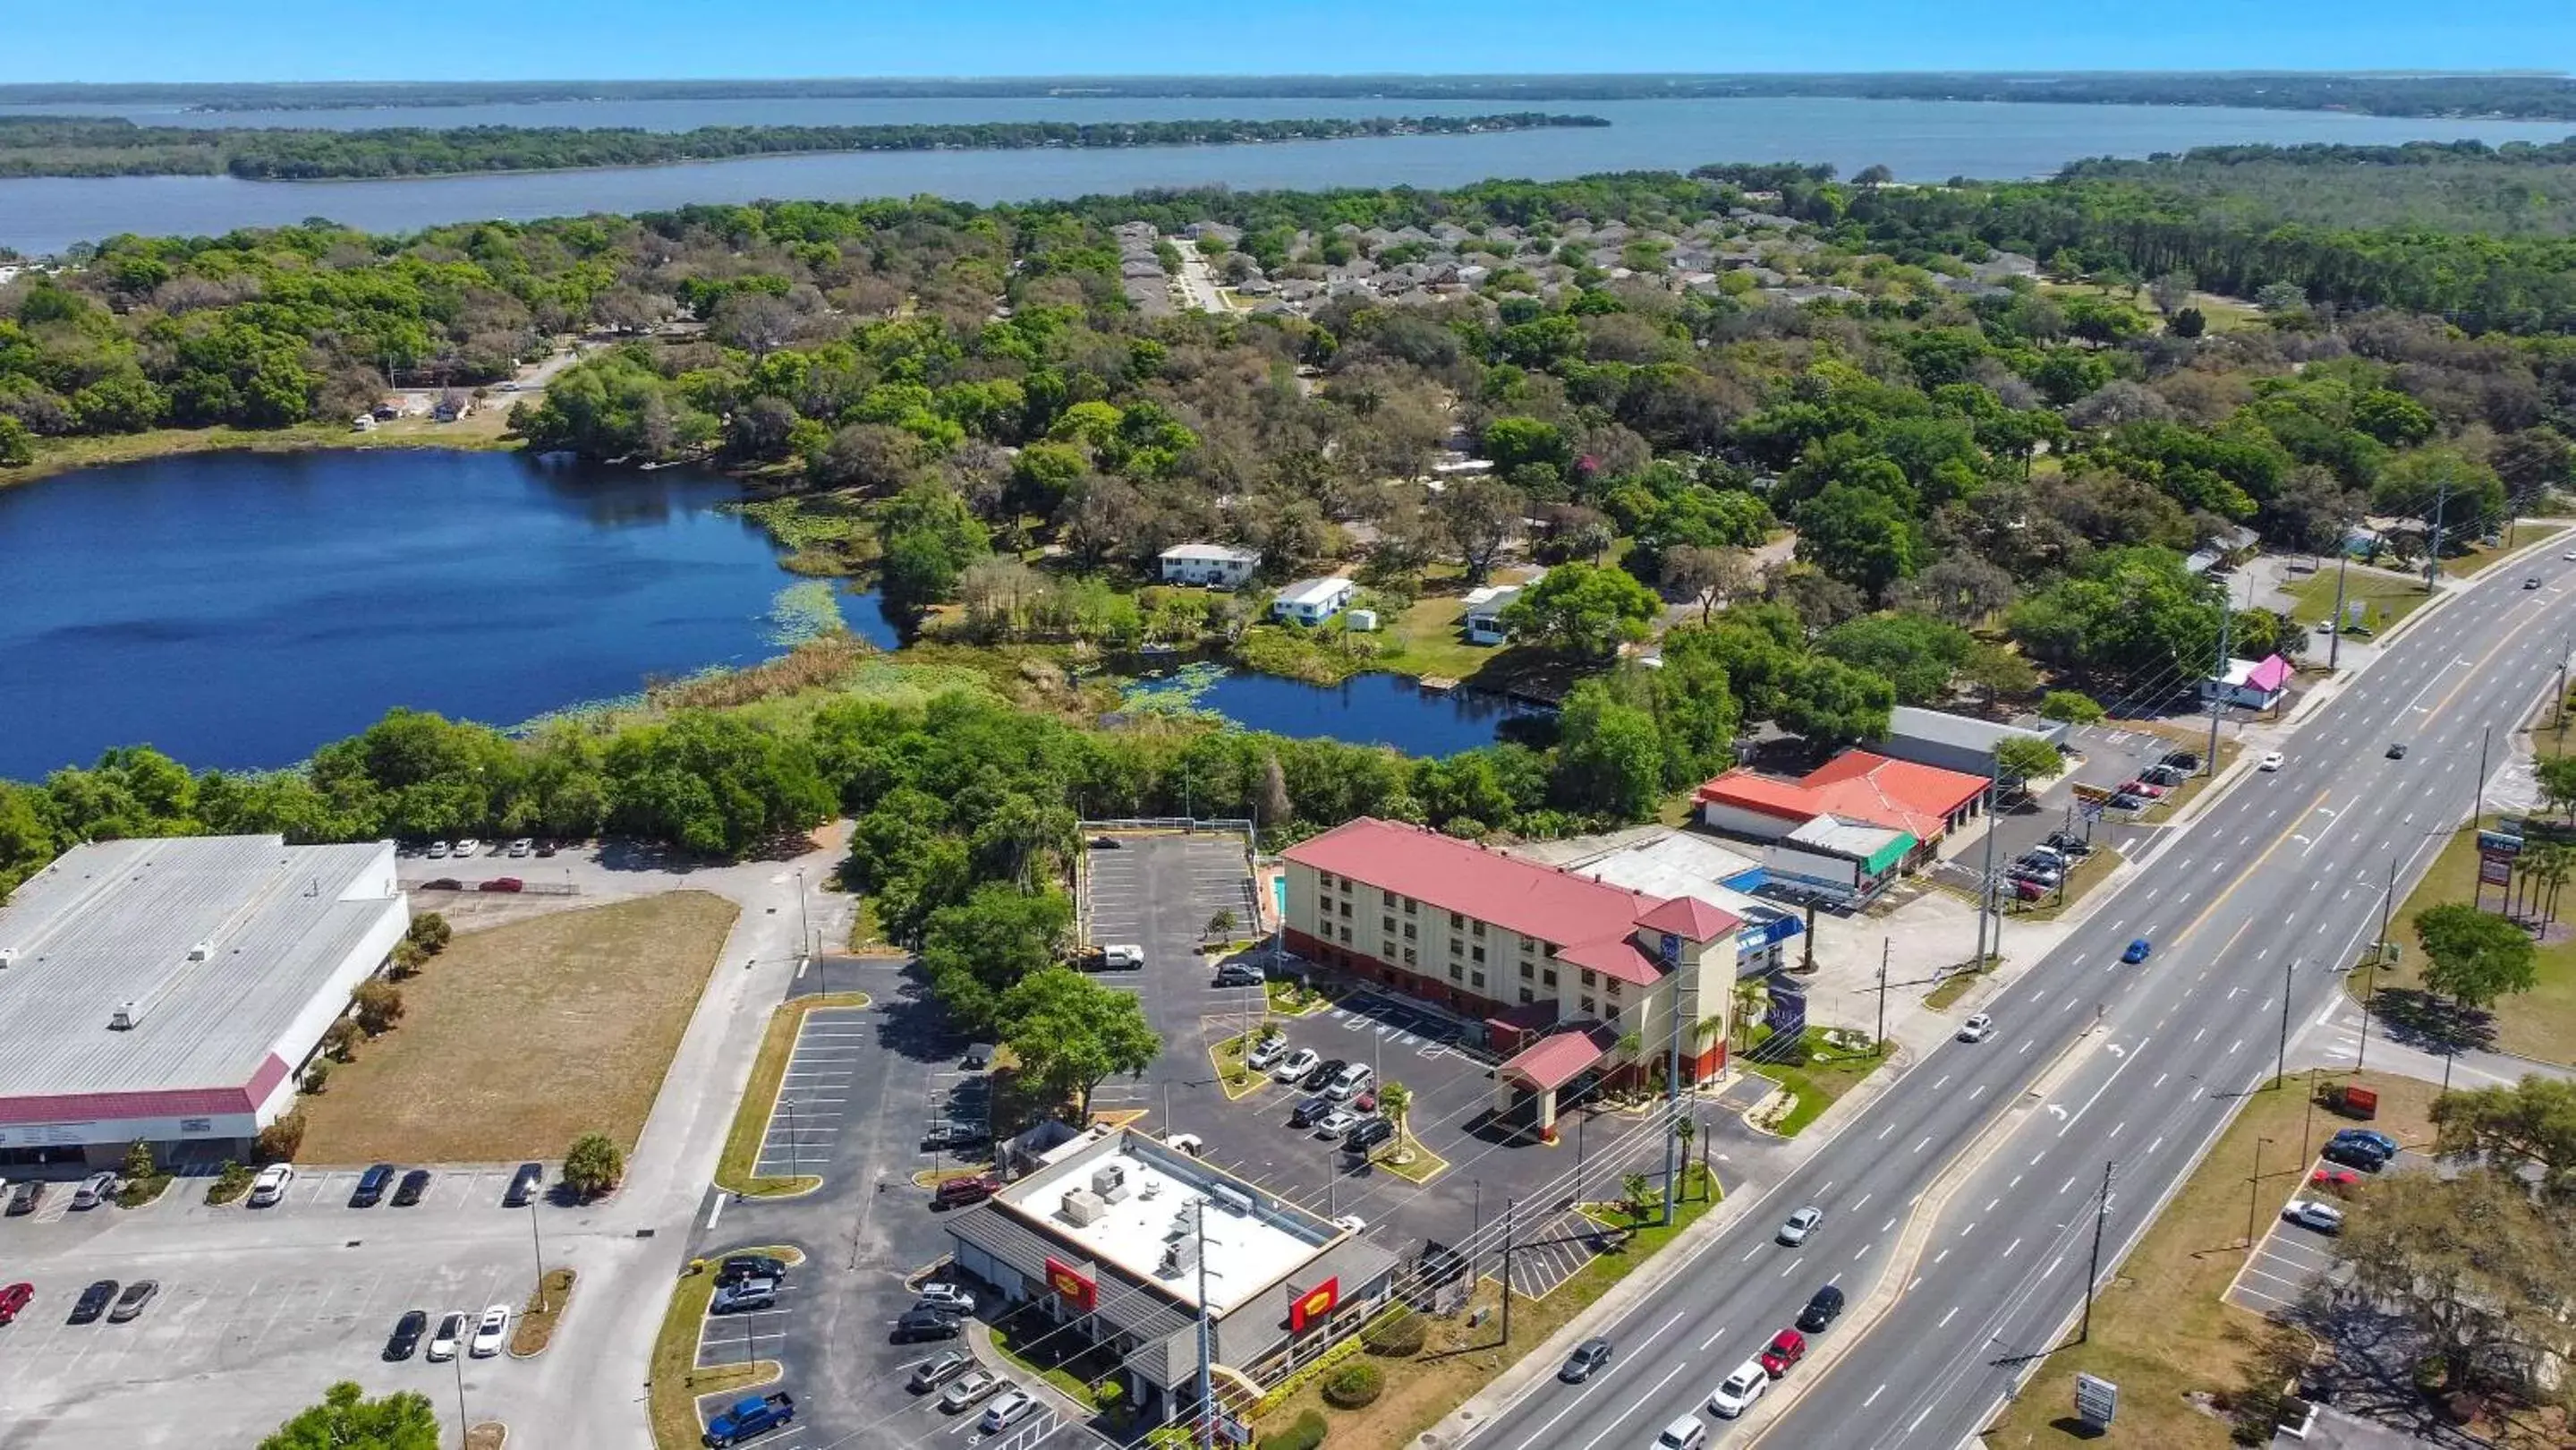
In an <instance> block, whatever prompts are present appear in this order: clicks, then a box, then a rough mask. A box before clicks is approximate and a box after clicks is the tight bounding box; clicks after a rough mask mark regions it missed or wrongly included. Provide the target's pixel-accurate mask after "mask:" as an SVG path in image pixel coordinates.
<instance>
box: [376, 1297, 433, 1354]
mask: <svg viewBox="0 0 2576 1450" xmlns="http://www.w3.org/2000/svg"><path fill="white" fill-rule="evenodd" d="M428 1332H429V1312H428V1311H427V1310H424V1309H413V1310H410V1311H408V1312H406V1313H405V1314H404V1315H403V1317H401V1318H400V1319H397V1320H395V1321H394V1332H393V1333H392V1334H391V1335H390V1336H388V1337H387V1338H386V1340H385V1358H386V1359H387V1360H389V1361H390V1360H403V1359H409V1358H411V1354H412V1351H413V1350H415V1349H418V1348H420V1337H421V1336H422V1335H424V1334H427V1333H428Z"/></svg>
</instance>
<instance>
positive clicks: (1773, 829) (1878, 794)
mask: <svg viewBox="0 0 2576 1450" xmlns="http://www.w3.org/2000/svg"><path fill="white" fill-rule="evenodd" d="M1985 792H1986V778H1985V777H1984V776H1981V775H1963V774H1961V773H1960V772H1958V771H1955V770H1943V769H1941V768H1940V767H1938V766H1931V765H1917V764H1915V763H1914V762H1913V761H1910V760H1892V759H1890V758H1888V757H1887V756H1884V755H1872V754H1871V753H1869V752H1868V751H1866V750H1846V751H1844V752H1843V753H1842V754H1840V755H1838V756H1835V757H1834V758H1833V759H1832V760H1829V761H1827V762H1825V763H1824V764H1823V765H1820V766H1818V767H1816V768H1815V769H1814V770H1811V771H1809V772H1808V773H1807V774H1806V775H1805V776H1804V777H1802V778H1800V779H1798V780H1782V779H1780V778H1778V777H1777V776H1768V775H1756V774H1755V773H1753V772H1752V771H1749V770H1740V769H1739V770H1730V771H1728V772H1727V773H1726V774H1724V775H1721V776H1719V777H1717V778H1716V779H1714V780H1712V781H1710V782H1708V783H1707V784H1706V785H1703V786H1701V787H1700V788H1699V794H1698V801H1699V807H1700V819H1702V820H1703V821H1706V822H1707V823H1708V826H1709V828H1710V829H1711V830H1716V831H1723V832H1725V833H1727V834H1729V835H1734V836H1748V837H1751V838H1752V839H1754V840H1757V841H1776V840H1778V839H1780V838H1781V837H1783V836H1786V835H1788V834H1789V833H1790V832H1791V831H1794V830H1796V829H1798V828H1799V827H1800V826H1803V825H1805V824H1807V823H1808V822H1809V821H1812V820H1815V819H1817V818H1819V817H1822V816H1834V817H1838V818H1840V819H1843V820H1846V821H1866V822H1868V823H1869V824H1871V825H1875V826H1883V827H1886V828H1887V829H1889V830H1891V831H1903V832H1905V833H1906V834H1908V835H1910V836H1912V837H1913V838H1914V839H1915V841H1916V842H1917V843H1918V844H1919V848H1920V850H1921V851H1922V852H1929V851H1931V850H1932V849H1933V848H1934V847H1935V846H1936V845H1938V844H1939V843H1940V841H1941V838H1942V837H1944V836H1946V835H1948V834H1950V833H1951V832H1952V831H1956V830H1959V829H1961V828H1963V827H1965V826H1966V825H1968V824H1969V823H1970V822H1971V821H1974V820H1975V819H1976V818H1977V816H1978V814H1979V813H1980V811H1981V810H1982V809H1983V805H1982V798H1983V797H1984V795H1985Z"/></svg>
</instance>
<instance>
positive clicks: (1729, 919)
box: [1637, 896, 1744, 942]
mask: <svg viewBox="0 0 2576 1450" xmlns="http://www.w3.org/2000/svg"><path fill="white" fill-rule="evenodd" d="M1637 925H1639V926H1642V927H1644V928H1646V929H1647V930H1649V931H1667V932H1671V933H1672V934H1673V935H1675V936H1677V937H1680V938H1682V939H1683V940H1684V941H1696V942H1712V941H1715V940H1717V939H1718V938H1719V937H1722V936H1725V935H1726V934H1727V933H1729V932H1731V931H1733V930H1735V929H1736V928H1737V927H1739V926H1742V925H1744V918H1742V917H1740V916H1735V915H1733V914H1731V913H1728V912H1724V911H1720V910H1718V909H1717V908H1716V907H1714V906H1711V905H1709V904H1708V903H1707V902H1705V901H1702V900H1700V899H1699V898H1698V897H1696V896H1676V897H1674V898H1673V899H1672V900H1670V901H1667V902H1665V903H1664V904H1663V905H1661V906H1658V907H1656V908H1655V909H1654V910H1652V911H1650V912H1647V913H1646V914H1645V915H1644V916H1641V917H1639V918H1637Z"/></svg>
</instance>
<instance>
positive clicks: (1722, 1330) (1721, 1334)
mask: <svg viewBox="0 0 2576 1450" xmlns="http://www.w3.org/2000/svg"><path fill="white" fill-rule="evenodd" d="M1725 1337H1726V1326H1725V1325H1723V1324H1721V1325H1719V1326H1717V1329H1716V1331H1715V1332H1714V1333H1712V1334H1710V1335H1709V1337H1708V1338H1706V1339H1703V1340H1701V1341H1700V1342H1699V1347H1700V1352H1701V1353H1703V1354H1705V1353H1707V1352H1708V1347H1709V1346H1710V1345H1712V1344H1715V1343H1717V1342H1718V1341H1719V1340H1721V1339H1723V1338H1725Z"/></svg>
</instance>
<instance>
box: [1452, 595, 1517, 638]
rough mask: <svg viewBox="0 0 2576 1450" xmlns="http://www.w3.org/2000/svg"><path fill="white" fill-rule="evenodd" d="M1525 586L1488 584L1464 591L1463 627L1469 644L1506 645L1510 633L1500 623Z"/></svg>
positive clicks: (1510, 635)
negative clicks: (1465, 599) (1465, 602)
mask: <svg viewBox="0 0 2576 1450" xmlns="http://www.w3.org/2000/svg"><path fill="white" fill-rule="evenodd" d="M1528 587H1529V585H1528V584H1488V585H1486V586H1484V587H1483V588H1481V589H1471V590H1469V591H1467V613H1466V616H1465V619H1464V621H1463V623H1464V624H1465V626H1466V630H1467V643H1469V644H1508V643H1510V642H1511V638H1512V632H1511V630H1510V629H1509V628H1508V627H1507V626H1505V625H1504V623H1503V611H1504V610H1505V609H1506V608H1509V607H1510V605H1511V602H1512V601H1513V600H1515V599H1518V598H1520V597H1521V591H1523V590H1525V589H1527V588H1528Z"/></svg>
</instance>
